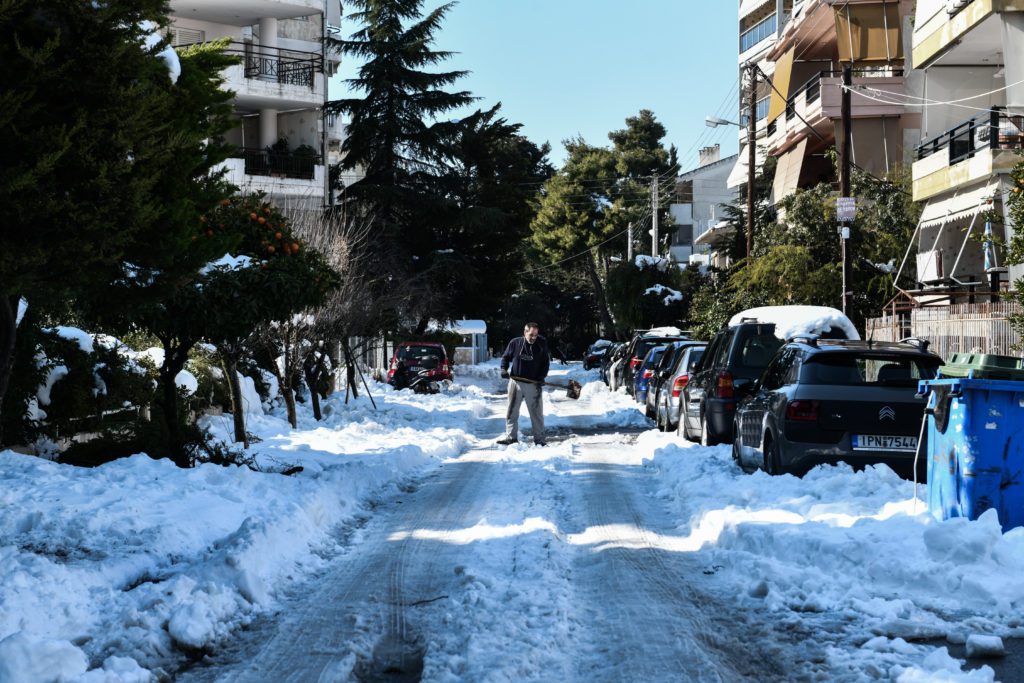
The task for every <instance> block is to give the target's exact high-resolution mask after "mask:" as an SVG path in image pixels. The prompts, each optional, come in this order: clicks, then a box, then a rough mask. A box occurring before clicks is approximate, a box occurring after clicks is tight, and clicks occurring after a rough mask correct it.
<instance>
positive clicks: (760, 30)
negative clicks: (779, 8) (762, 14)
mask: <svg viewBox="0 0 1024 683" xmlns="http://www.w3.org/2000/svg"><path fill="white" fill-rule="evenodd" d="M778 27H779V24H778V16H777V15H775V14H772V15H770V16H768V17H766V18H765V19H762V20H761V21H759V22H758V23H756V24H754V25H753V26H751V27H750V28H748V29H747V30H746V31H744V32H743V33H741V34H740V53H741V54H742V53H744V52H746V51H747V50H749V49H750V48H752V47H754V46H755V45H757V44H758V43H760V42H761V41H762V40H764V39H765V38H767V37H769V36H771V35H772V34H773V33H775V31H776V30H777V29H778Z"/></svg>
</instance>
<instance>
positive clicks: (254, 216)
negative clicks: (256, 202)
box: [249, 211, 256, 220]
mask: <svg viewBox="0 0 1024 683" xmlns="http://www.w3.org/2000/svg"><path fill="white" fill-rule="evenodd" d="M249 218H251V219H252V220H256V212H255V211H254V212H252V213H250V214H249Z"/></svg>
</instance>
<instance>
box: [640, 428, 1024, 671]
mask: <svg viewBox="0 0 1024 683" xmlns="http://www.w3.org/2000/svg"><path fill="white" fill-rule="evenodd" d="M638 448H639V449H640V450H641V451H642V452H643V453H645V454H646V456H647V457H649V458H650V466H651V467H653V468H655V469H656V470H657V472H658V477H659V478H660V480H661V481H662V482H663V486H662V488H661V491H660V492H659V494H658V495H659V496H660V497H661V498H663V499H664V500H665V501H666V502H667V503H668V504H669V505H670V506H671V507H672V509H673V510H674V511H675V514H676V517H677V520H678V525H679V526H678V529H679V537H678V538H676V539H673V543H674V547H676V548H677V549H678V550H680V551H683V552H695V553H701V554H702V555H704V556H706V558H705V559H706V562H707V563H708V564H709V565H714V566H720V567H721V568H722V569H721V570H720V571H719V572H718V575H719V576H724V577H725V578H726V579H727V580H729V581H731V582H732V583H733V585H734V589H735V591H736V592H737V594H742V595H747V596H749V599H750V600H751V601H756V602H758V603H762V604H764V605H765V606H766V607H767V608H768V609H770V610H771V611H773V612H777V613H779V618H780V619H786V618H789V617H788V616H787V615H796V614H799V615H802V616H801V618H808V619H809V618H811V617H807V616H806V615H808V614H811V615H813V614H815V613H827V614H830V615H832V616H831V618H832V619H833V621H832V622H831V623H833V624H834V623H836V621H835V619H836V615H841V617H842V621H843V623H845V624H847V626H846V628H847V632H846V633H844V634H841V635H840V636H839V637H840V638H841V639H844V640H845V641H846V642H849V641H858V640H862V641H866V643H867V644H865V645H864V646H863V647H862V651H860V652H857V651H855V652H854V653H853V654H851V653H850V651H849V650H848V649H836V651H835V654H834V656H833V658H832V661H830V662H829V667H830V669H831V671H832V674H833V675H834V676H835V677H836V678H839V679H843V680H847V679H855V678H858V677H863V676H866V677H867V678H873V677H874V676H873V675H870V673H869V672H870V666H875V665H877V661H878V659H879V658H878V657H877V656H876V654H873V652H874V653H877V652H878V651H880V650H884V651H885V652H886V657H885V658H883V660H884V661H887V662H889V664H890V673H891V674H892V678H893V679H896V678H899V680H991V670H989V671H988V674H987V675H988V676H989V677H988V678H985V677H982V678H970V677H968V678H957V677H955V676H953V675H952V673H953V672H956V671H959V663H958V662H956V660H952V659H950V658H949V657H948V655H946V656H945V657H942V656H939V655H938V654H937V653H935V651H934V650H933V648H931V647H927V646H924V645H907V644H906V642H904V641H920V640H922V639H929V638H946V639H948V640H949V641H950V642H955V643H963V642H965V640H966V638H967V637H968V635H970V634H972V633H973V634H977V635H980V636H1000V637H1007V636H1015V637H1020V636H1022V635H1024V628H1022V627H1021V624H1020V619H1019V613H1020V605H1021V604H1024V577H1022V576H1021V575H1020V572H1019V571H1018V569H1019V567H1020V566H1021V564H1022V563H1024V529H1016V530H1014V531H1011V532H1009V533H1006V534H1002V533H1001V531H1000V526H999V522H998V520H997V517H996V514H995V511H994V510H990V511H989V512H987V513H985V514H984V515H982V517H981V518H980V519H979V520H977V521H973V522H972V521H967V520H966V519H962V518H961V519H954V520H950V521H947V522H937V521H935V519H934V518H933V517H932V516H931V515H930V514H928V513H927V511H926V505H925V504H924V503H922V502H920V501H917V502H916V504H915V501H914V500H913V498H912V495H913V485H912V484H911V483H909V482H907V481H904V480H902V479H900V478H899V477H897V476H896V475H895V474H894V473H893V472H892V470H890V469H889V468H887V467H884V466H879V467H869V468H867V469H866V470H865V471H863V472H854V471H853V470H852V469H851V468H849V467H847V466H839V467H819V468H816V469H814V470H812V471H811V472H810V473H809V474H807V475H806V476H805V477H804V478H803V479H799V478H797V477H794V476H788V475H787V476H780V477H770V476H768V475H767V474H765V473H764V472H761V471H758V472H756V473H754V474H752V475H747V474H744V473H743V472H742V471H741V470H740V469H739V468H738V467H737V466H736V465H735V464H734V462H733V460H732V457H731V454H730V451H729V448H728V447H724V446H719V447H714V448H701V447H699V446H696V445H692V444H688V443H685V442H681V441H678V440H676V439H675V438H674V437H670V436H667V435H662V434H658V433H656V432H647V433H645V434H643V435H642V436H641V439H640V442H639V443H638ZM694 482H700V485H699V486H694ZM833 628H834V626H833ZM878 638H881V640H877V639H878ZM872 639H875V640H872ZM975 642H983V643H987V644H988V645H990V646H993V647H994V645H992V641H984V640H982V641H978V640H977V639H975ZM880 643H881V644H880ZM899 643H902V645H899ZM904 650H905V651H904ZM943 652H944V650H943ZM928 653H932V654H931V655H930V656H927V655H928ZM949 662H952V665H949V666H947V665H948V664H949ZM869 663H872V664H870V666H869ZM953 665H955V668H951V667H952V666H953ZM901 667H902V669H905V671H903V670H902V669H901ZM915 667H916V668H915ZM898 670H899V671H898ZM900 671H902V673H900ZM915 672H916V673H915ZM939 674H941V676H942V678H940V679H935V678H929V677H928V676H931V675H939ZM963 675H964V676H975V677H976V676H981V675H982V673H981V672H977V671H976V672H972V673H970V674H963ZM899 676H903V677H899ZM886 677H888V676H886Z"/></svg>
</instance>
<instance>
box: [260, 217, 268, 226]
mask: <svg viewBox="0 0 1024 683" xmlns="http://www.w3.org/2000/svg"><path fill="white" fill-rule="evenodd" d="M258 220H259V224H260V225H263V224H264V223H266V222H267V219H266V218H264V217H263V216H260V217H259V219H258Z"/></svg>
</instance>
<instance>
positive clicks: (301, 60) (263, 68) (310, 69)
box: [224, 41, 324, 89]
mask: <svg viewBox="0 0 1024 683" xmlns="http://www.w3.org/2000/svg"><path fill="white" fill-rule="evenodd" d="M224 51H225V52H226V53H228V54H232V55H238V56H239V57H241V58H242V65H243V67H244V73H245V77H246V78H252V79H258V80H263V81H272V82H277V83H282V84H285V85H298V86H304V87H307V88H310V89H312V88H314V87H315V85H316V80H315V75H314V74H318V73H323V71H324V59H323V55H321V54H320V53H319V52H304V51H302V50H286V49H284V48H276V47H262V46H260V45H254V44H253V43H242V42H238V41H233V42H231V43H230V44H229V45H228V47H227V49H225V50H224Z"/></svg>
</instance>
